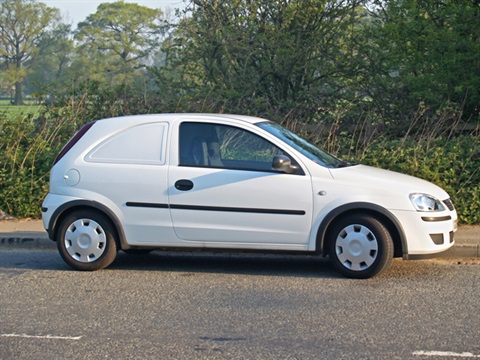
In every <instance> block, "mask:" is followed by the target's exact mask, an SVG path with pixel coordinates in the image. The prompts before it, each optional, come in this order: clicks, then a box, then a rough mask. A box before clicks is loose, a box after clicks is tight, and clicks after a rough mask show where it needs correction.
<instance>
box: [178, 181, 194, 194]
mask: <svg viewBox="0 0 480 360" xmlns="http://www.w3.org/2000/svg"><path fill="white" fill-rule="evenodd" d="M175 189H177V190H180V191H188V190H192V189H193V182H192V181H191V180H186V179H182V180H178V181H177V182H176V183H175Z"/></svg>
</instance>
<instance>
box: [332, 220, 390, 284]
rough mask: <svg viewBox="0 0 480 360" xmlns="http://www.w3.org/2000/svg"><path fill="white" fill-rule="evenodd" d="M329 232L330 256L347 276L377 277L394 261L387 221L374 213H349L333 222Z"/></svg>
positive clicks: (360, 277)
mask: <svg viewBox="0 0 480 360" xmlns="http://www.w3.org/2000/svg"><path fill="white" fill-rule="evenodd" d="M329 235H330V239H329V241H330V243H329V245H330V247H329V255H330V259H331V260H332V262H333V264H334V265H335V267H336V268H337V269H338V270H339V271H340V272H341V273H342V274H343V275H345V276H347V277H351V278H358V279H366V278H370V277H373V276H375V275H377V274H379V273H381V272H382V271H383V270H385V269H386V268H387V267H388V266H389V265H390V263H391V261H392V258H393V250H394V249H393V240H392V237H391V236H390V233H389V232H388V230H387V228H386V227H385V225H383V224H382V222H380V221H379V220H377V219H376V218H374V217H373V216H371V215H367V214H352V215H348V216H346V217H344V218H342V219H340V220H339V221H337V222H336V223H335V224H334V225H333V228H332V229H331V231H330V232H329Z"/></svg>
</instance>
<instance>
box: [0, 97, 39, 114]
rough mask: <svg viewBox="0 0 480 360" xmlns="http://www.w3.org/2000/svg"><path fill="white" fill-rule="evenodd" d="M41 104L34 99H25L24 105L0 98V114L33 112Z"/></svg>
mask: <svg viewBox="0 0 480 360" xmlns="http://www.w3.org/2000/svg"><path fill="white" fill-rule="evenodd" d="M40 106H41V105H38V104H36V103H35V102H34V101H29V100H27V101H25V105H12V104H10V101H8V100H0V114H3V113H6V114H15V115H20V114H34V113H35V112H37V111H38V110H39V108H40Z"/></svg>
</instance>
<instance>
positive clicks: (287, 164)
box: [272, 155, 298, 174]
mask: <svg viewBox="0 0 480 360" xmlns="http://www.w3.org/2000/svg"><path fill="white" fill-rule="evenodd" d="M272 168H273V169H274V170H278V171H282V172H285V173H287V174H293V173H294V172H296V171H297V169H298V167H297V166H295V165H292V160H290V158H289V157H288V156H285V155H277V156H275V157H274V158H273V161H272Z"/></svg>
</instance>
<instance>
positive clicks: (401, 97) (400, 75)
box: [359, 0, 480, 126]
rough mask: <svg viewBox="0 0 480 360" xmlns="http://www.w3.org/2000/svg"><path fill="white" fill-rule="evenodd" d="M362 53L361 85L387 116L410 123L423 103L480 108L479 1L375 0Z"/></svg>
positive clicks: (475, 115)
mask: <svg viewBox="0 0 480 360" xmlns="http://www.w3.org/2000/svg"><path fill="white" fill-rule="evenodd" d="M372 3H373V4H374V5H373V4H372V5H371V7H372V8H374V10H373V11H372V12H371V17H370V21H369V22H368V23H367V24H366V26H365V27H364V30H363V31H362V34H361V36H362V37H363V40H362V45H361V46H360V48H359V49H360V54H361V56H362V57H363V59H364V61H365V63H364V65H362V67H363V68H364V71H365V78H364V80H363V81H362V83H361V84H360V86H361V88H363V91H365V92H366V93H367V94H368V95H369V96H370V97H371V98H372V99H373V101H374V104H375V107H376V108H377V109H378V111H380V112H382V116H383V117H384V118H390V119H395V118H396V119H397V122H399V123H400V125H401V126H403V124H405V123H408V119H406V118H405V115H407V116H408V114H409V113H412V112H414V111H415V110H416V109H417V107H418V105H419V104H420V103H424V104H425V105H426V106H427V107H428V108H430V109H434V111H435V110H438V109H440V108H441V107H442V106H444V104H453V105H454V106H458V107H462V109H463V117H464V119H466V120H470V121H478V120H479V114H480V109H479V107H478V104H479V102H480V72H479V70H480V7H479V5H478V1H476V0H430V1H422V0H395V1H373V2H372Z"/></svg>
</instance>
